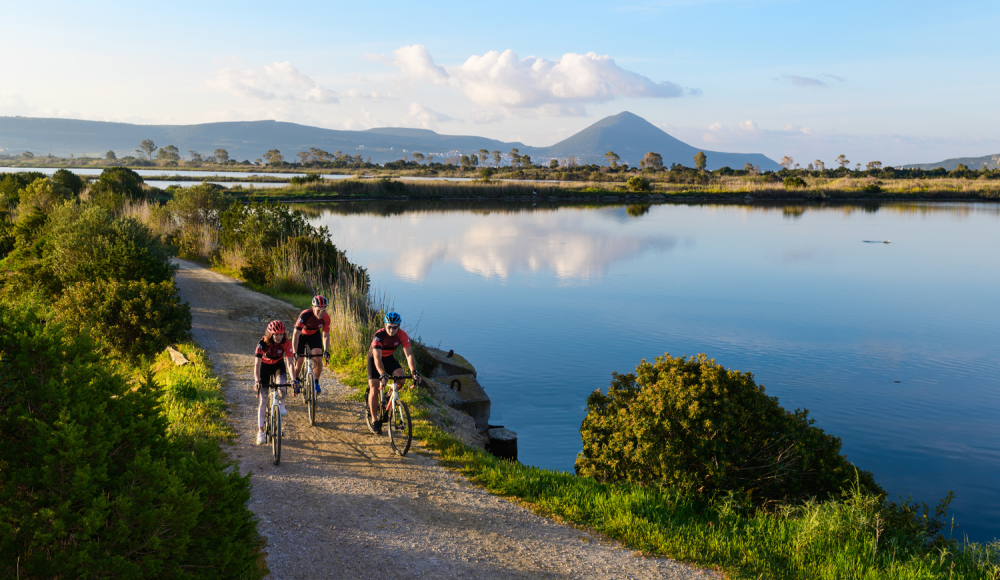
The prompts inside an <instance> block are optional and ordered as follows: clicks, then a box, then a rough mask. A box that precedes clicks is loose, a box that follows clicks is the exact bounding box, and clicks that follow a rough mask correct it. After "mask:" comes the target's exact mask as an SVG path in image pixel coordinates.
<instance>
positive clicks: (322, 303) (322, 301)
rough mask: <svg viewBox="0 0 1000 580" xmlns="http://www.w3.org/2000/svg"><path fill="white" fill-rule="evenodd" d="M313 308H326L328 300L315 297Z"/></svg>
mask: <svg viewBox="0 0 1000 580" xmlns="http://www.w3.org/2000/svg"><path fill="white" fill-rule="evenodd" d="M313 306H319V307H320V308H326V298H324V297H322V296H313Z"/></svg>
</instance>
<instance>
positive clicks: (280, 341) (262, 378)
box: [253, 320, 292, 445]
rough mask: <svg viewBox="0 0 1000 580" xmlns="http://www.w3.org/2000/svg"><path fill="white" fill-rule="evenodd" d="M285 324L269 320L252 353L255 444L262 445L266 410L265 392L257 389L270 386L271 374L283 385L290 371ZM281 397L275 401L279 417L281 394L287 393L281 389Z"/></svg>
mask: <svg viewBox="0 0 1000 580" xmlns="http://www.w3.org/2000/svg"><path fill="white" fill-rule="evenodd" d="M285 336H286V332H285V324H284V323H283V322H281V321H280V320H272V321H271V323H270V324H268V325H267V330H266V331H265V332H264V336H262V337H261V338H260V342H258V343H257V350H256V352H254V356H255V357H256V359H257V360H256V361H255V362H254V365H253V378H254V390H256V391H257V400H258V401H259V403H258V406H257V427H258V431H257V445H263V444H264V417H265V414H266V409H267V393H266V392H263V393H262V392H261V386H262V385H264V384H271V383H272V382H273V377H274V375H276V374H277V375H278V377H279V378H278V381H277V382H278V383H287V382H288V379H287V377H288V375H286V374H285V372H286V371H287V372H291V368H292V341H290V340H288V339H287V338H285ZM279 390H280V391H281V397H280V398H279V399H278V409H279V411H280V412H281V414H282V415H287V414H288V411H286V410H285V395H286V394H287V393H286V391H287V390H288V389H287V388H286V387H281V388H280V389H279Z"/></svg>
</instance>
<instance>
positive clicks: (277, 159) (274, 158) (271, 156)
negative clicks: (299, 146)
mask: <svg viewBox="0 0 1000 580" xmlns="http://www.w3.org/2000/svg"><path fill="white" fill-rule="evenodd" d="M264 159H266V160H267V164H268V165H277V164H279V163H284V162H285V158H284V157H283V156H282V155H281V151H278V150H277V149H271V150H270V151H268V152H267V153H265V154H264Z"/></svg>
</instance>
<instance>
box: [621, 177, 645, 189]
mask: <svg viewBox="0 0 1000 580" xmlns="http://www.w3.org/2000/svg"><path fill="white" fill-rule="evenodd" d="M625 187H626V188H627V189H628V190H629V191H649V190H650V189H649V180H647V179H646V178H645V177H640V176H638V175H636V176H635V177H629V178H628V181H627V182H626V183H625Z"/></svg>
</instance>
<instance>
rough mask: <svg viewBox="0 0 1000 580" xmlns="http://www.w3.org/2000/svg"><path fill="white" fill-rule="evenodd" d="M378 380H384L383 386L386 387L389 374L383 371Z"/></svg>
mask: <svg viewBox="0 0 1000 580" xmlns="http://www.w3.org/2000/svg"><path fill="white" fill-rule="evenodd" d="M378 380H379V381H381V382H382V386H383V387H384V386H385V385H386V384H387V383H388V382H389V375H387V374H385V373H382V376H381V377H379V378H378Z"/></svg>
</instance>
